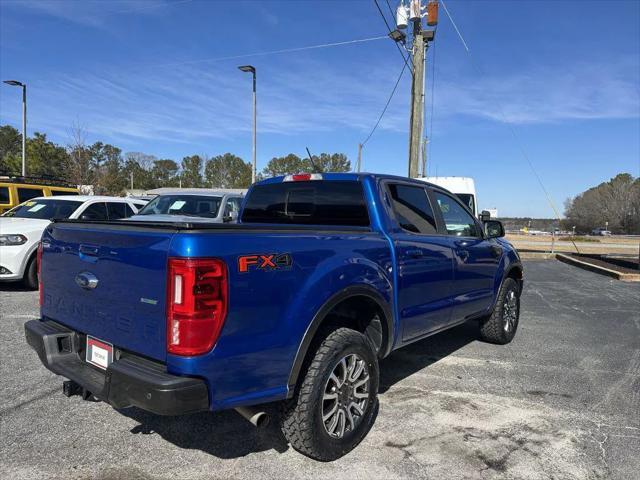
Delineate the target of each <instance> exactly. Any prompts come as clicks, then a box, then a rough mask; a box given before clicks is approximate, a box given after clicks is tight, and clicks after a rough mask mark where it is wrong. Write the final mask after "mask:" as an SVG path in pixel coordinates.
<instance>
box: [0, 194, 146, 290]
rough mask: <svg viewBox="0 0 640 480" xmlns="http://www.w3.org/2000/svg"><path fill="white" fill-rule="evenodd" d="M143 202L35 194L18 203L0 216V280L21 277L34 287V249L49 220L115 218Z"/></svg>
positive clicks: (128, 215) (136, 209)
mask: <svg viewBox="0 0 640 480" xmlns="http://www.w3.org/2000/svg"><path fill="white" fill-rule="evenodd" d="M146 203H147V202H145V201H143V200H132V199H129V198H122V197H98V196H82V195H62V196H57V197H38V198H34V199H31V200H29V201H27V202H24V203H21V204H20V205H18V206H16V207H14V208H12V209H11V210H9V211H8V212H5V213H4V214H3V215H1V216H0V282H12V281H20V280H22V281H23V282H24V284H25V286H26V287H27V288H31V289H37V288H38V278H37V271H38V270H37V264H36V262H37V260H36V250H37V248H38V242H39V241H40V237H42V232H44V229H45V228H47V225H49V223H50V222H51V220H53V219H62V218H80V219H83V220H119V219H122V218H128V217H130V216H132V215H135V214H136V213H138V210H140V209H141V208H142V207H143V206H144V205H145V204H146Z"/></svg>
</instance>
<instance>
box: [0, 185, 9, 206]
mask: <svg viewBox="0 0 640 480" xmlns="http://www.w3.org/2000/svg"><path fill="white" fill-rule="evenodd" d="M0 203H9V187H0Z"/></svg>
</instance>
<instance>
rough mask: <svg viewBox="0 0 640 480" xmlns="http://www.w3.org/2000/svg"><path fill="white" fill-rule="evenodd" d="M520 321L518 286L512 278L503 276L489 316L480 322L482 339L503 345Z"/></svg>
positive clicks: (511, 337) (511, 338)
mask: <svg viewBox="0 0 640 480" xmlns="http://www.w3.org/2000/svg"><path fill="white" fill-rule="evenodd" d="M519 321H520V287H519V286H518V282H516V281H515V280H514V279H513V278H510V277H508V278H505V279H504V281H503V282H502V285H501V287H500V291H499V292H498V299H497V300H496V305H495V307H494V308H493V312H492V313H491V315H490V316H489V317H487V318H486V319H484V320H483V321H482V322H481V324H480V335H481V336H482V339H483V340H485V341H487V342H490V343H496V344H498V345H504V344H507V343H509V342H511V340H513V337H514V336H515V335H516V331H517V330H518V323H519Z"/></svg>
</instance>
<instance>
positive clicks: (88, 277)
mask: <svg viewBox="0 0 640 480" xmlns="http://www.w3.org/2000/svg"><path fill="white" fill-rule="evenodd" d="M76 283H77V284H78V286H79V287H80V288H84V289H85V290H93V289H94V288H96V287H97V286H98V277H96V276H95V275H94V274H93V273H91V272H82V273H79V274H78V275H76Z"/></svg>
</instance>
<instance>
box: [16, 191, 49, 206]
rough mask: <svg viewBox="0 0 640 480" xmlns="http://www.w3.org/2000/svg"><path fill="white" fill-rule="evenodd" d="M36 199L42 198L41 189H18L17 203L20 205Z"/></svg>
mask: <svg viewBox="0 0 640 480" xmlns="http://www.w3.org/2000/svg"><path fill="white" fill-rule="evenodd" d="M36 197H44V192H43V191H42V189H41V188H18V201H19V202H20V203H22V202H26V201H27V200H31V199H32V198H36Z"/></svg>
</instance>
